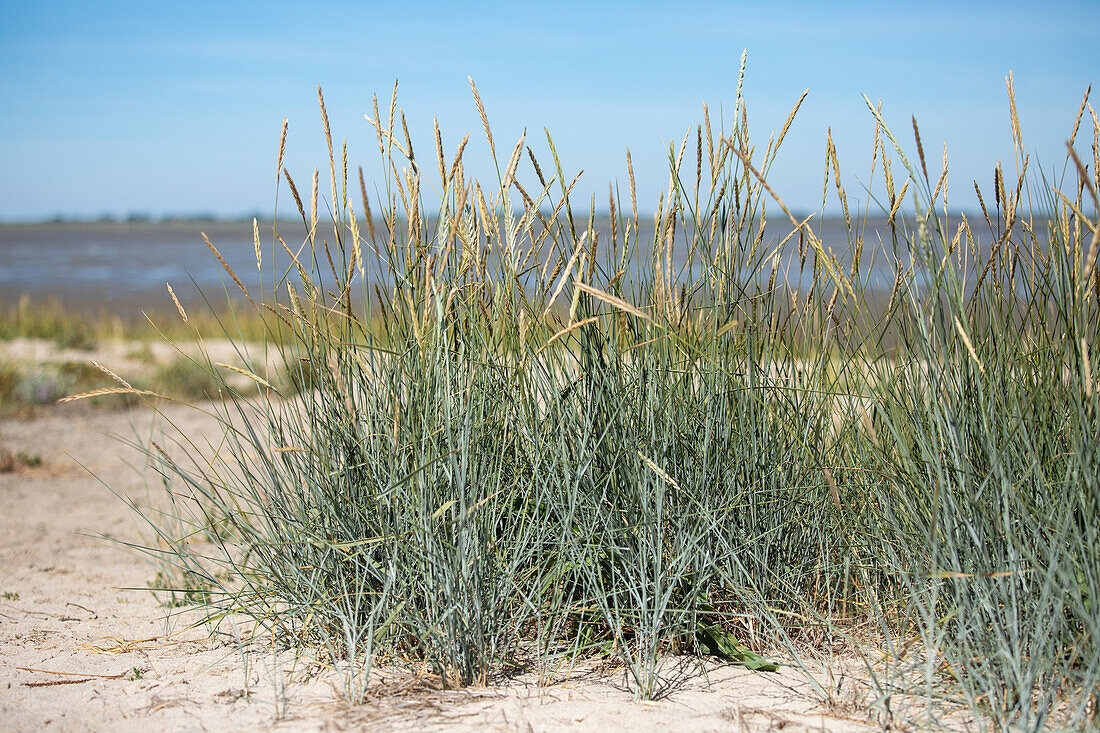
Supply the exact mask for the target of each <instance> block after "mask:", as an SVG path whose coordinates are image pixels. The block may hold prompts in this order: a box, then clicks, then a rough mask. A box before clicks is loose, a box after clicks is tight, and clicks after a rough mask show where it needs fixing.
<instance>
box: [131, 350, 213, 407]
mask: <svg viewBox="0 0 1100 733" xmlns="http://www.w3.org/2000/svg"><path fill="white" fill-rule="evenodd" d="M150 382H151V388H152V389H153V390H155V391H156V392H158V393H160V394H163V395H168V396H170V397H175V398H178V399H182V400H216V399H218V398H219V396H220V395H221V393H222V388H223V387H224V386H225V383H224V380H223V379H222V378H221V377H219V375H218V374H217V373H216V371H215V370H214V369H213V368H212V366H211V365H209V364H203V363H202V362H201V361H198V360H195V359H191V358H188V357H179V358H177V359H174V360H172V361H170V362H169V363H167V364H165V365H163V366H160V367H157V369H156V370H155V371H154V373H153V375H152V376H151V377H150Z"/></svg>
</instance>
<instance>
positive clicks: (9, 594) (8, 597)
mask: <svg viewBox="0 0 1100 733" xmlns="http://www.w3.org/2000/svg"><path fill="white" fill-rule="evenodd" d="M2 597H3V599H4V600H5V601H18V600H19V594H18V593H15V592H13V591H4V593H3V595H2Z"/></svg>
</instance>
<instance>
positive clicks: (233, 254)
mask: <svg viewBox="0 0 1100 733" xmlns="http://www.w3.org/2000/svg"><path fill="white" fill-rule="evenodd" d="M983 224H984V222H983ZM652 226H653V225H652V220H650V221H649V223H648V228H649V230H650V232H651V231H652ZM954 226H955V224H954V223H952V227H951V231H953V230H954ZM599 228H600V229H601V230H602V231H603V235H602V237H601V246H604V244H605V243H606V240H607V239H608V226H607V222H606V221H604V222H601V223H600V225H599ZM645 229H646V227H642V232H641V234H642V241H643V242H645V241H646V236H647V232H646V231H645ZM885 229H886V227H885V221H884V220H883V219H881V218H878V219H869V220H868V221H867V229H866V234H865V237H864V239H865V244H864V256H863V263H862V266H863V270H864V272H865V273H866V274H868V276H869V277H870V278H871V280H870V282H871V283H872V284H873V285H877V286H881V287H889V286H890V285H891V284H892V282H893V270H892V265H891V263H890V262H889V258H888V257H887V256H885V255H884V253H883V252H882V251H881V246H880V244H879V243H880V241H882V240H881V239H880V234H882V235H883V237H884V238H885V240H886V242H887V243H888V242H889V237H888V235H887V234H885ZM280 230H281V231H280V233H281V234H283V237H284V239H285V240H286V241H287V244H289V245H290V246H292V247H297V246H298V245H300V244H301V239H302V235H301V233H300V232H301V230H302V226H301V224H300V223H299V224H298V226H297V227H295V226H293V225H292V224H290V223H289V222H288V223H287V224H286V225H285V228H284V226H282V225H281V226H280ZM200 231H205V232H206V233H207V235H208V236H209V237H210V239H211V240H212V241H213V242H214V244H215V245H216V246H217V247H218V249H219V250H220V251H221V253H222V255H223V256H224V257H225V259H226V261H227V262H228V263H229V265H230V266H231V267H232V268H233V269H234V270H235V271H236V273H237V274H238V275H239V276H240V278H241V279H242V280H243V281H244V283H245V285H246V286H247V287H248V288H249V289H250V291H253V292H255V291H256V290H257V289H258V285H259V274H258V273H257V270H256V261H255V253H254V248H253V239H252V223H251V222H201V223H199V222H173V223H160V224H158V223H137V224H121V223H119V224H114V223H104V224H98V223H97V224H40V225H33V226H30V225H27V226H25V225H3V226H0V304H11V303H13V302H15V301H17V300H18V299H19V298H20V297H21V296H23V295H29V296H30V297H31V298H32V299H33V300H34V301H36V302H37V301H43V300H47V299H56V300H58V301H60V302H61V303H63V304H65V305H67V306H72V307H81V308H84V307H88V308H95V309H97V310H107V311H110V312H115V313H120V314H135V313H137V312H139V311H140V310H141V309H151V310H164V309H171V308H172V303H171V300H170V297H169V295H168V291H167V289H166V288H165V283H166V282H167V283H171V284H172V287H173V289H174V290H175V291H176V293H177V295H178V296H179V297H180V299H181V300H183V301H184V302H185V303H195V302H197V301H200V300H201V296H200V295H199V290H201V291H202V292H203V293H205V294H206V296H207V297H208V298H210V299H211V301H213V302H222V301H224V298H225V292H226V290H227V289H228V291H229V292H230V294H231V295H232V296H234V297H237V296H238V295H239V293H238V291H237V288H236V286H235V285H234V284H233V283H232V281H231V280H230V279H229V278H228V277H227V276H226V274H225V272H224V270H223V269H222V267H221V265H220V264H219V263H218V261H217V260H216V259H215V258H214V256H213V254H211V252H210V250H209V249H208V248H207V246H206V244H205V243H204V242H203V241H202V237H201V236H200ZM789 231H790V227H789V224H787V223H785V222H775V223H770V224H769V226H768V232H769V236H767V237H766V238H765V241H766V242H768V243H770V244H773V245H774V243H775V242H777V241H778V240H779V239H780V238H781V237H782V236H784V235H786V233H787V232H789ZM815 231H817V232H818V234H819V235H820V236H821V238H822V239H823V241H824V243H825V245H826V246H831V247H832V248H833V250H834V251H835V252H837V253H838V254H839V253H841V252H844V251H845V250H846V249H847V241H848V237H847V233H846V231H845V228H844V223H843V221H841V220H838V219H825V220H822V221H820V222H818V223H817V225H816V227H815ZM288 234H290V236H288ZM328 235H329V236H330V237H331V232H328ZM682 235H683V233H682V232H680V236H679V237H678V239H682ZM649 236H651V234H650V235H649ZM260 241H261V243H262V249H263V254H264V258H265V263H264V269H265V272H264V278H265V282H266V283H267V286H269V285H270V280H271V271H270V264H269V263H270V257H271V255H272V250H271V234H270V228H269V227H261V232H260ZM886 248H887V250H890V249H891V248H890V247H889V245H887V247H886ZM686 250H687V247H686V245H685V244H684V242H682V241H680V242H677V245H676V247H675V249H674V260H676V261H677V263H678V264H679V263H681V262H682V258H683V257H685V256H686ZM307 252H308V248H307ZM796 252H797V238H795V239H794V240H792V242H791V243H790V244H789V245H788V246H787V247H786V248H785V251H784V253H783V255H782V257H781V265H780V266H781V270H782V269H783V268H784V267H785V265H789V264H792V261H793V266H792V268H791V270H790V274H789V275H788V282H790V284H791V285H792V286H798V283H797V282H796V280H797V278H798V275H797V270H798V266H797V256H796ZM278 254H279V256H278V257H277V258H276V263H277V265H278V266H279V267H280V268H282V267H285V266H286V264H287V261H288V258H287V257H286V255H285V254H283V253H282V252H279V253H278ZM905 257H908V255H905ZM845 266H846V267H847V265H845ZM678 269H679V268H678ZM769 270H770V268H769ZM803 279H805V277H803ZM804 284H805V283H804Z"/></svg>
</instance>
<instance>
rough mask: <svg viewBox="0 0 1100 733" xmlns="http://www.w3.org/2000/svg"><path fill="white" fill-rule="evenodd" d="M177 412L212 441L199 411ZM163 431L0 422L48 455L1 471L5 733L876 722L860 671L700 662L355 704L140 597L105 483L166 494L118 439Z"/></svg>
mask: <svg viewBox="0 0 1100 733" xmlns="http://www.w3.org/2000/svg"><path fill="white" fill-rule="evenodd" d="M165 415H166V417H167V418H170V419H171V420H172V421H173V422H175V423H176V424H177V425H179V426H181V427H183V428H184V429H185V430H187V431H191V432H193V434H196V435H200V434H201V433H202V432H203V431H207V432H213V431H212V429H213V428H214V426H213V424H212V423H211V422H210V421H209V420H208V419H207V418H204V417H203V416H202V415H201V414H199V413H197V412H195V411H194V410H191V409H189V408H187V407H184V406H173V407H170V408H166V410H165ZM152 424H153V416H152V415H151V413H150V412H149V411H148V410H147V409H138V410H133V411H124V410H119V411H112V410H104V409H91V408H88V407H86V406H80V405H69V406H57V407H49V408H44V409H41V410H38V411H37V412H36V413H35V415H34V416H33V417H31V418H26V417H22V418H18V419H16V418H7V419H0V449H4V450H7V451H9V452H10V453H11V454H17V453H19V452H22V453H25V454H27V455H36V456H40V457H41V465H37V466H17V467H16V468H15V470H13V471H8V472H5V473H0V506H2V507H3V511H2V512H0V730H12V731H32V730H33V731H37V730H74V731H75V730H118V731H150V730H158V731H159V730H208V729H215V730H225V729H229V730H295V731H296V730H306V731H309V730H353V729H360V728H369V729H371V730H423V729H443V728H445V729H448V730H459V731H465V730H470V731H473V730H520V731H543V730H562V729H570V730H608V729H612V730H617V729H634V730H673V729H674V730H688V731H709V730H773V729H774V730H779V729H782V730H784V731H791V730H804V729H805V730H825V731H846V730H864V729H881V725H880V724H879V723H878V722H877V721H876V720H875V718H874V717H873V714H872V713H871V712H870V710H869V706H868V705H867V703H868V701H869V700H870V699H871V697H873V696H871V695H870V693H869V692H868V687H867V685H866V684H865V682H863V681H861V680H859V679H858V676H857V677H856V678H852V677H849V678H848V680H847V681H846V683H845V688H844V689H842V690H841V694H840V696H839V697H840V700H841V702H840V703H839V704H838V703H837V702H835V701H834V702H833V703H832V704H825V703H823V702H821V701H819V700H818V699H817V698H816V697H815V696H814V694H813V687H812V686H811V685H810V684H809V682H808V680H807V679H806V678H805V676H804V675H803V674H802V673H800V672H798V671H797V670H796V669H794V668H792V667H783V668H782V670H781V671H780V672H779V673H772V674H768V673H760V672H752V671H748V670H744V669H741V668H737V667H731V666H728V665H722V664H720V663H718V662H716V661H708V660H698V659H692V658H678V659H672V660H670V662H669V667H668V673H669V676H670V677H672V678H674V679H675V680H676V684H674V685H673V687H672V689H671V690H670V691H669V692H668V694H667V695H665V696H664V697H663V698H662V699H661V700H659V701H656V702H638V701H635V700H634V698H633V695H632V694H631V692H630V690H629V687H628V685H627V682H626V680H625V678H624V676H623V674H622V672H621V670H618V671H617V670H614V669H611V670H609V669H607V668H606V666H605V667H604V668H601V667H599V666H595V667H593V666H591V665H589V666H582V667H579V668H577V669H575V670H572V671H570V672H566V673H564V674H563V675H562V679H561V681H559V682H556V683H555V684H551V685H546V686H539V685H538V684H537V678H536V677H534V676H533V675H528V676H524V677H520V678H518V679H514V680H510V681H507V682H505V683H503V684H499V685H495V686H492V687H488V688H477V689H465V690H458V691H445V690H440V689H438V686H437V685H435V684H433V681H432V679H431V678H430V676H425V675H420V676H417V675H414V674H412V673H410V672H408V671H407V670H399V669H386V668H382V669H376V670H375V671H374V672H373V673H372V678H371V683H370V684H371V688H370V690H371V692H370V695H369V697H368V701H367V702H366V703H364V704H360V705H348V704H346V703H345V702H344V700H343V698H342V696H341V694H340V686H339V678H338V676H337V675H335V674H334V673H333V672H332V671H331V670H329V669H326V668H324V667H323V666H322V665H317V664H311V663H310V662H309V661H308V660H306V659H299V660H297V661H295V660H294V658H293V657H292V656H291V655H290V654H289V653H282V654H273V653H272V652H271V650H270V649H265V648H263V645H262V643H261V642H257V645H256V646H253V647H247V646H246V647H243V648H242V646H241V644H239V643H238V636H237V635H238V634H240V633H242V631H244V630H243V629H241V628H239V627H235V626H234V625H232V624H223V625H222V627H221V628H220V629H219V630H217V631H216V632H214V633H211V630H210V629H209V628H208V627H205V626H202V627H198V628H189V624H190V621H191V620H193V618H194V617H193V615H189V614H187V613H180V612H179V609H169V608H166V607H165V606H163V605H161V604H160V603H159V602H158V600H157V599H156V598H155V597H154V596H153V595H152V594H151V593H149V592H148V591H145V590H140V589H142V588H145V587H147V586H148V584H149V583H150V582H151V581H152V580H153V578H154V576H155V575H156V571H157V569H156V567H155V565H153V564H151V563H150V562H149V561H147V560H145V559H143V558H142V557H141V556H139V555H138V554H136V553H134V552H132V551H127V550H125V549H124V548H122V547H120V546H119V545H118V544H117V543H113V542H110V541H107V540H104V539H101V538H99V537H97V536H96V535H98V534H101V533H107V534H110V535H112V536H114V537H116V538H119V539H123V540H131V541H142V540H143V539H145V540H147V539H148V537H149V532H148V530H147V529H143V528H142V526H141V525H140V524H139V523H138V521H137V520H136V519H135V515H134V513H133V512H132V511H131V510H130V509H129V507H127V505H126V504H125V503H124V502H123V501H122V500H120V498H119V497H117V496H115V495H114V494H112V492H111V491H110V490H109V489H108V488H107V486H110V487H111V488H112V489H114V490H115V491H117V492H118V493H119V494H120V495H121V496H124V497H127V498H130V499H132V500H134V501H137V502H139V503H145V502H149V501H151V500H152V497H153V496H155V495H156V492H157V491H158V490H159V487H157V486H155V485H150V484H149V483H148V482H150V481H152V477H151V476H150V475H149V473H148V472H146V471H144V470H143V468H142V465H141V460H140V456H139V455H138V454H137V453H136V452H135V451H134V450H133V449H132V448H130V447H128V446H127V445H125V444H124V443H123V442H122V441H120V440H119V437H118V436H121V437H123V438H133V437H134V436H135V435H149V434H150V433H149V431H150V429H151V426H152ZM135 588H136V589H137V590H131V589H135ZM677 670H678V672H677ZM821 679H825V677H824V676H822V677H821Z"/></svg>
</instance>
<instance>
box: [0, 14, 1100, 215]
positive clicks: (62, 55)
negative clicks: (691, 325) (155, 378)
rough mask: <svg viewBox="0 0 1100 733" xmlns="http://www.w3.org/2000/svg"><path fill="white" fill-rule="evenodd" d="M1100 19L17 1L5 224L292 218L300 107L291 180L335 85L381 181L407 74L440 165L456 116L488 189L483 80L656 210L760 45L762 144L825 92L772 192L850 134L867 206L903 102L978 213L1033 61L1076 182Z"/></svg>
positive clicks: (427, 153)
mask: <svg viewBox="0 0 1100 733" xmlns="http://www.w3.org/2000/svg"><path fill="white" fill-rule="evenodd" d="M1097 28H1100V2H1085V3H1056V2H1049V3H1048V2H1043V3H1035V2H1031V3H1013V2H998V3H967V2H961V1H956V2H952V3H935V2H920V3H904V4H901V3H898V4H895V3H857V2H828V3H827V2H814V3H780V2H771V3H768V2H761V3H717V2H714V3H684V4H677V5H676V7H673V5H672V4H661V3H649V2H606V3H571V2H553V3H550V2H543V3H516V4H509V3H476V2H467V3H438V4H436V3H426V2H419V3H418V2H403V3H395V4H393V5H392V6H381V5H379V6H375V5H374V4H371V3H310V4H308V5H307V4H306V3H284V2H230V1H228V0H223V2H218V3H206V2H180V3H160V2H134V3H129V2H114V3H106V2H100V3H95V2H52V3H33V4H32V3H22V4H16V3H10V2H9V3H4V4H3V7H2V9H0V99H3V100H4V101H3V104H0V219H4V220H14V219H33V218H40V217H45V216H51V215H54V214H58V213H61V214H66V215H83V216H88V215H97V214H100V213H103V212H108V213H114V214H125V213H127V212H131V211H144V212H150V213H152V214H154V215H160V214H164V213H185V212H197V211H203V212H214V213H218V214H223V215H233V214H240V213H243V212H246V211H253V210H263V211H269V210H271V208H272V206H273V203H274V193H275V182H274V167H275V152H276V148H277V143H278V136H279V128H280V125H281V123H282V119H283V117H284V116H286V117H288V118H289V120H290V136H289V140H288V148H287V167H288V168H289V169H290V171H291V173H292V175H294V176H295V177H296V178H298V179H299V180H302V181H303V182H304V181H308V178H309V176H310V175H311V173H312V168H313V166H317V167H320V168H322V170H324V168H325V167H326V166H327V154H326V153H325V152H324V142H323V136H322V135H321V131H320V123H319V115H318V112H317V105H316V92H315V89H316V85H317V84H318V83H320V84H321V85H322V86H323V87H324V90H325V97H326V102H327V104H328V109H329V113H330V117H331V119H332V125H333V131H334V134H335V135H336V137H337V138H346V139H347V141H348V146H349V160H350V161H351V162H352V163H357V164H362V165H363V167H364V172H365V174H366V175H367V178H368V181H371V180H376V179H377V178H378V176H377V175H376V174H378V173H379V172H380V167H379V165H378V162H377V152H376V147H375V144H374V138H373V136H372V131H371V129H370V127H369V126H368V125H367V123H366V122H365V121H364V120H363V114H364V113H368V112H369V111H370V104H371V102H370V100H371V96H372V94H375V93H377V94H378V96H379V97H380V98H381V99H383V100H384V101H383V102H382V104H383V106H384V105H385V104H386V102H388V98H389V93H390V89H391V88H392V85H393V82H394V79H395V78H396V79H398V80H399V81H400V92H399V104H400V106H402V107H403V108H404V109H405V111H406V115H407V118H408V121H409V125H410V130H411V132H412V134H413V138H414V143H417V142H418V146H417V147H418V151H419V153H420V155H421V156H422V157H424V158H427V159H429V160H430V159H431V158H432V157H434V156H433V155H432V148H433V143H432V136H431V132H430V131H431V124H432V117H433V116H435V117H438V118H439V123H440V127H441V128H442V130H443V135H444V144H445V147H446V148H447V149H448V150H449V151H453V149H454V146H455V145H456V144H457V143H458V141H459V140H460V139H461V137H462V135H463V134H464V133H465V132H466V131H470V132H471V133H472V135H471V144H470V147H469V148H468V149H467V154H466V160H467V162H468V168H469V169H471V170H472V171H473V172H475V173H477V172H480V173H482V174H485V173H488V171H489V170H490V169H489V168H488V167H487V166H486V165H485V160H486V156H487V145H486V144H485V143H484V140H483V137H482V135H481V134H480V127H481V126H480V122H479V121H478V117H477V112H476V110H475V108H474V105H473V102H472V100H471V97H470V92H469V87H468V84H467V81H466V77H467V75H470V76H472V77H474V79H475V81H476V82H477V84H478V87H479V89H480V91H481V95H482V98H483V100H484V102H485V106H486V108H487V111H488V114H489V118H490V121H491V123H492V124H493V128H494V135H495V137H496V139H497V141H498V142H497V145H498V147H500V148H505V149H506V151H507V150H510V149H511V147H512V144H513V143H514V141H515V139H516V138H518V136H519V134H520V132H521V131H522V130H523V128H524V127H526V128H527V131H528V141H529V143H530V144H531V145H532V147H533V148H534V149H535V151H536V153H544V152H545V151H546V143H545V137H544V135H543V133H542V128H544V127H547V128H549V130H550V132H551V133H552V134H553V135H554V139H555V143H556V146H557V149H558V151H559V153H561V156H562V162H563V164H564V166H565V168H566V169H567V171H569V172H576V171H577V170H579V169H581V168H584V169H585V174H584V176H583V177H582V183H581V184H579V185H578V188H577V191H578V192H579V193H580V198H581V200H585V201H586V200H587V199H588V196H589V195H590V194H591V193H592V192H595V193H596V194H597V204H598V206H600V207H601V208H602V207H604V206H605V202H606V198H607V184H608V181H610V180H618V181H622V182H624V183H623V186H624V191H625V155H626V150H627V148H629V149H630V150H631V153H632V156H633V160H634V165H635V170H636V172H637V175H638V187H639V199H640V205H641V208H643V209H648V210H652V209H653V208H655V204H656V199H657V193H658V191H659V190H660V188H661V187H662V186H663V185H664V184H665V183H666V182H667V177H668V172H667V167H666V159H667V146H668V143H669V141H671V140H673V139H675V140H677V141H679V140H680V139H681V138H682V136H683V135H684V133H685V132H686V131H687V130H688V129H689V126H692V127H693V126H694V124H696V123H697V122H699V121H700V120H701V113H702V104H703V103H704V102H706V103H707V104H709V106H710V109H711V112H712V116H713V118H714V121H715V125H716V126H717V125H718V123H719V120H720V119H721V117H722V115H723V113H724V114H725V116H726V123H727V127H728V124H729V123H730V122H731V120H730V119H729V115H730V113H731V111H732V107H733V98H734V92H735V87H736V83H737V69H738V61H739V58H740V56H741V52H742V50H743V49H747V50H748V72H747V77H746V82H745V94H746V98H747V102H748V112H749V122H750V126H751V127H752V129H753V131H754V132H753V134H754V137H755V139H756V140H757V142H758V145H759V146H760V147H761V148H763V147H764V146H765V145H766V144H767V139H768V135H769V133H770V132H771V131H772V130H777V129H778V128H779V127H780V126H782V124H783V120H784V119H785V117H786V115H787V112H788V111H789V109H790V107H791V105H792V104H793V103H794V102H795V100H797V99H798V97H799V95H800V94H801V93H802V91H803V90H804V89H806V88H809V90H810V94H809V96H808V97H807V100H806V102H805V104H804V105H803V108H802V111H801V113H800V115H799V118H798V120H797V121H796V123H795V126H794V128H793V130H792V132H791V134H790V136H789V138H788V141H787V142H786V143H785V145H784V151H783V152H781V154H780V157H779V160H778V162H777V163H776V165H775V167H774V168H773V173H772V176H771V177H770V178H771V182H772V183H773V185H775V187H776V188H777V189H778V190H779V191H780V193H781V194H782V195H783V196H784V198H785V199H787V201H788V203H790V204H791V205H792V206H794V207H797V208H800V209H804V210H813V209H816V208H817V207H818V205H819V203H820V198H821V179H822V174H823V171H824V166H823V160H824V150H825V133H826V128H827V127H829V126H831V127H832V130H833V135H834V138H835V139H836V143H837V147H838V150H839V154H840V159H841V165H842V169H843V170H844V171H845V175H846V184H847V187H848V189H849V193H850V195H851V196H853V197H859V198H864V199H865V196H861V195H860V193H859V192H860V180H865V178H866V173H867V169H868V167H869V164H870V149H871V141H872V136H873V130H874V123H873V120H872V118H871V116H870V115H869V113H868V112H867V110H866V108H865V106H864V104H863V101H862V99H861V97H860V95H861V94H864V93H865V94H867V95H868V96H870V97H871V98H872V99H879V98H882V99H883V102H884V112H885V115H886V117H887V120H888V121H890V122H891V123H892V124H893V125H894V126H895V128H896V129H898V130H899V131H900V132H903V133H904V134H903V135H902V137H903V139H904V140H905V141H906V143H907V144H908V142H909V141H910V140H911V134H910V129H911V128H910V122H909V118H910V116H911V115H916V117H917V119H918V121H919V122H920V125H921V132H922V137H923V139H924V144H925V148H926V150H928V151H930V152H929V155H930V157H932V158H933V159H935V160H936V161H937V163H936V166H937V168H938V160H939V158H940V152H941V151H942V145H943V144H944V143H946V144H947V146H948V153H949V156H950V159H951V178H950V184H951V188H950V191H951V198H950V201H951V204H952V205H953V206H954V207H956V208H962V209H971V208H973V205H974V196H973V191H972V187H971V184H970V181H971V180H972V179H974V178H978V179H979V180H980V181H981V182H983V183H985V182H986V181H987V180H989V179H990V178H991V176H992V167H993V165H994V163H995V162H996V161H997V159H999V158H1000V159H1004V160H1005V162H1006V164H1007V167H1009V168H1010V169H1013V168H1014V163H1011V162H1010V161H1011V159H1012V138H1011V128H1010V124H1009V116H1008V103H1007V97H1006V94H1005V84H1004V77H1005V76H1006V75H1007V73H1008V72H1009V70H1013V71H1014V74H1015V80H1016V93H1017V99H1018V104H1019V109H1020V117H1021V122H1022V126H1023V129H1024V138H1025V142H1026V143H1027V145H1028V146H1029V147H1030V148H1031V149H1032V150H1033V151H1034V152H1035V153H1036V154H1037V156H1038V159H1039V160H1040V161H1041V162H1042V163H1043V164H1044V166H1045V169H1046V170H1048V171H1049V170H1051V169H1052V168H1057V169H1058V170H1060V165H1061V161H1062V159H1063V157H1064V155H1063V145H1064V141H1065V140H1066V139H1067V138H1068V136H1069V133H1070V129H1071V127H1072V124H1073V118H1074V115H1075V113H1076V111H1077V108H1078V105H1079V104H1080V100H1081V96H1082V94H1083V93H1084V90H1085V88H1086V87H1087V86H1088V85H1089V84H1090V83H1094V82H1098V81H1100V78H1097V71H1098V70H1100V50H1098V49H1100V46H1098V44H1097V41H1096V38H1097V36H1096V29H1097ZM1094 106H1097V105H1096V104H1095V103H1094ZM1085 130H1086V133H1088V134H1087V135H1086V136H1085V137H1086V141H1085V144H1086V146H1087V143H1088V142H1089V141H1090V140H1091V130H1090V129H1089V128H1087V127H1086V128H1085ZM1084 149H1085V150H1087V147H1085V148H1084ZM506 151H504V152H502V153H501V155H504V156H506V155H507V152H506ZM932 151H934V152H932ZM1088 152H1089V157H1090V158H1091V151H1088ZM325 188H326V187H324V186H323V187H322V190H324V189H325ZM283 200H284V202H285V201H286V198H285V197H284V199H283Z"/></svg>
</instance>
